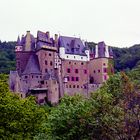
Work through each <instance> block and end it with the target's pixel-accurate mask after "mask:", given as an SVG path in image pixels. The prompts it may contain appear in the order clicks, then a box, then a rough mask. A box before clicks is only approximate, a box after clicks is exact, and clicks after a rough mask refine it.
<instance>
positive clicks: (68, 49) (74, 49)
mask: <svg viewBox="0 0 140 140" xmlns="http://www.w3.org/2000/svg"><path fill="white" fill-rule="evenodd" d="M59 46H60V47H65V53H66V54H78V55H86V54H85V49H87V47H86V46H85V45H84V44H83V42H82V40H81V39H80V38H75V37H66V36H60V37H59Z"/></svg>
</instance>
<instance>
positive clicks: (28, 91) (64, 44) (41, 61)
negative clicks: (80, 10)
mask: <svg viewBox="0 0 140 140" xmlns="http://www.w3.org/2000/svg"><path fill="white" fill-rule="evenodd" d="M15 53H16V71H10V89H11V90H12V91H14V92H17V93H19V94H20V96H21V97H22V98H25V97H26V96H28V95H34V96H36V100H37V102H38V103H39V104H44V103H46V102H50V103H51V104H57V103H58V102H59V99H60V98H61V97H63V96H64V94H68V95H73V94H76V93H80V94H83V95H85V96H89V95H90V92H92V91H95V90H96V89H98V88H99V87H100V86H101V85H102V83H103V82H105V81H106V80H107V79H108V78H109V74H111V73H113V72H114V68H113V65H112V63H111V61H112V59H113V52H112V49H111V47H109V46H107V45H105V43H104V42H99V43H98V44H97V45H96V47H95V48H89V46H88V45H87V43H84V42H83V41H82V40H81V39H80V38H76V37H67V36H58V35H57V34H55V36H54V38H52V37H50V33H49V32H41V31H38V32H37V37H36V38H35V37H34V36H33V35H32V34H31V33H30V31H27V34H26V35H25V36H22V37H21V38H19V37H18V40H17V45H16V47H15Z"/></svg>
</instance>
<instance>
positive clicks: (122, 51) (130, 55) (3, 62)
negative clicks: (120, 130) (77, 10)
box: [0, 41, 140, 73]
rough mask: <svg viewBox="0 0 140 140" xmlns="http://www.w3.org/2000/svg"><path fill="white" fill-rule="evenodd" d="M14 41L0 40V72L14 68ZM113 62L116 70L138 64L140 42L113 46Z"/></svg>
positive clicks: (93, 46) (91, 44)
mask: <svg viewBox="0 0 140 140" xmlns="http://www.w3.org/2000/svg"><path fill="white" fill-rule="evenodd" d="M15 44H16V42H14V41H12V42H1V41H0V73H9V71H10V70H14V69H15V53H14V47H15ZM95 45H96V43H94V42H88V46H89V47H90V49H94V48H95ZM112 49H113V52H114V63H115V69H116V71H121V70H129V69H133V68H136V67H137V66H138V65H140V44H137V45H134V46H132V47H130V48H117V47H113V48H112Z"/></svg>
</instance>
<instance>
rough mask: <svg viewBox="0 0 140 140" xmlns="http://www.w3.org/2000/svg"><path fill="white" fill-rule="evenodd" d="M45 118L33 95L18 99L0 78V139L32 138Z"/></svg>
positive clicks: (38, 131) (17, 139)
mask: <svg viewBox="0 0 140 140" xmlns="http://www.w3.org/2000/svg"><path fill="white" fill-rule="evenodd" d="M1 79H2V78H1ZM3 79H4V77H3ZM45 118H46V116H45V111H44V109H42V108H41V107H39V106H38V105H36V103H35V100H34V98H33V97H28V98H26V99H20V98H19V97H18V96H17V95H16V94H14V93H11V92H10V91H9V89H8V85H7V84H5V82H3V80H0V139H8V140H10V139H11V140H13V139H15V140H20V139H24V140H25V139H33V137H34V136H35V135H37V134H38V133H41V132H42V131H43V127H42V124H43V123H44V122H45Z"/></svg>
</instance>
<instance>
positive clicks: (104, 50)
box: [89, 42, 114, 84]
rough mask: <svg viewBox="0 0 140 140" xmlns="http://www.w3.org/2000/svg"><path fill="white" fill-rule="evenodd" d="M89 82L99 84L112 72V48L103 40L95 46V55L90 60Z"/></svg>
mask: <svg viewBox="0 0 140 140" xmlns="http://www.w3.org/2000/svg"><path fill="white" fill-rule="evenodd" d="M89 70H90V83H96V84H101V83H103V82H105V81H106V80H107V79H108V78H109V75H110V74H112V73H113V71H114V69H113V53H112V49H111V48H110V47H109V46H107V45H106V44H105V43H104V42H99V43H98V44H97V45H96V47H95V57H94V59H92V60H91V61H90V64H89Z"/></svg>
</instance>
